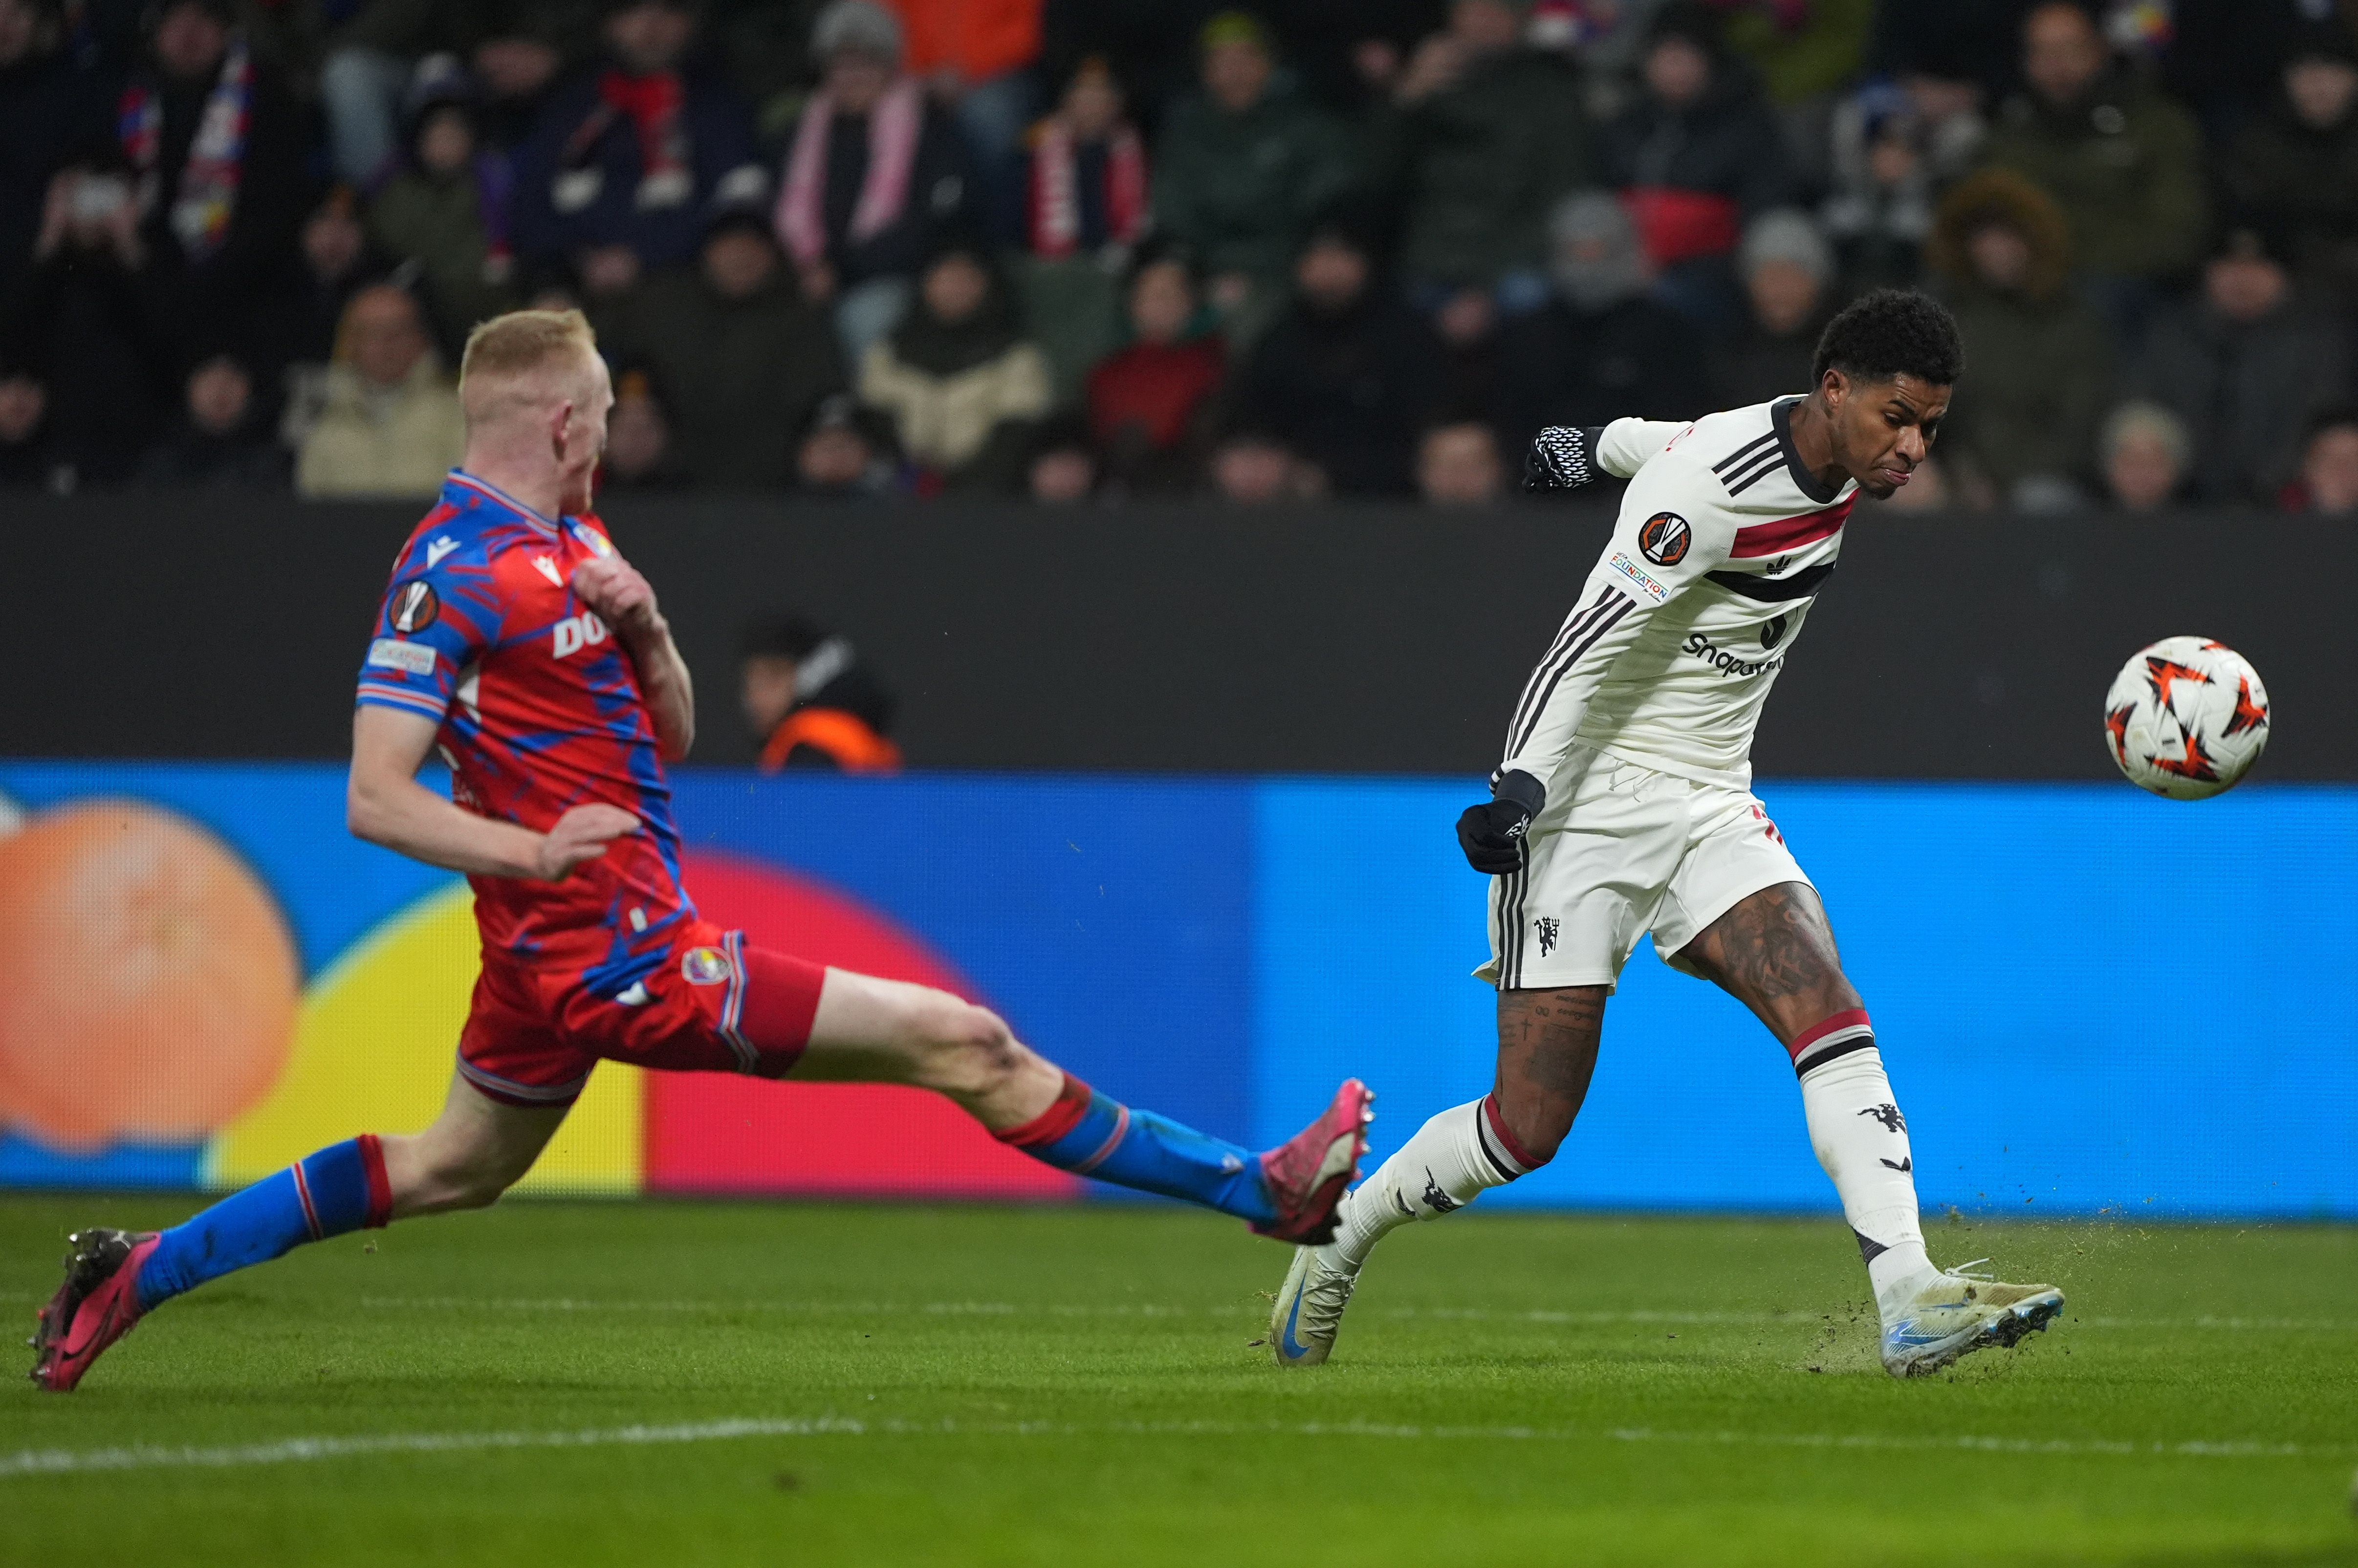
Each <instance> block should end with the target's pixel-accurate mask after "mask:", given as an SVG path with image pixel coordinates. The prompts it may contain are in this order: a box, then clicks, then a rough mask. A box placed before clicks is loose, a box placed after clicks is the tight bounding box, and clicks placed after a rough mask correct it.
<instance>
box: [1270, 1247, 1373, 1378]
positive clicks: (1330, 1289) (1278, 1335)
mask: <svg viewBox="0 0 2358 1568" xmlns="http://www.w3.org/2000/svg"><path fill="white" fill-rule="evenodd" d="M1358 1282H1359V1276H1358V1274H1357V1272H1356V1271H1352V1270H1348V1269H1346V1268H1344V1267H1343V1265H1342V1264H1341V1262H1340V1261H1339V1260H1336V1256H1335V1249H1334V1248H1333V1247H1332V1246H1331V1245H1330V1246H1325V1247H1297V1248H1295V1249H1293V1267H1292V1268H1290V1269H1288V1270H1287V1271H1285V1284H1284V1286H1283V1287H1282V1289H1280V1290H1279V1291H1278V1292H1277V1305H1276V1306H1275V1307H1274V1308H1272V1309H1271V1312H1270V1314H1269V1348H1270V1354H1271V1355H1272V1356H1274V1357H1277V1364H1278V1365H1279V1366H1281V1367H1315V1366H1318V1365H1319V1364H1321V1363H1322V1362H1324V1361H1325V1359H1326V1357H1327V1354H1328V1353H1329V1352H1330V1351H1332V1350H1333V1349H1334V1348H1335V1334H1336V1330H1337V1329H1340V1328H1341V1327H1342V1326H1343V1309H1344V1308H1345V1307H1347V1306H1348V1305H1350V1304H1351V1287H1352V1286H1354V1285H1356V1284H1357V1283H1358Z"/></svg>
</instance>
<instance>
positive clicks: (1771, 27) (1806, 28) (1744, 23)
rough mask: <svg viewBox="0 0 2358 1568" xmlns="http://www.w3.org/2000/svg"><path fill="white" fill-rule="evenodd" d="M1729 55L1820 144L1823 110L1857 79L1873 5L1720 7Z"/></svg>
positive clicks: (1788, 1)
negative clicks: (1808, 130) (1722, 13)
mask: <svg viewBox="0 0 2358 1568" xmlns="http://www.w3.org/2000/svg"><path fill="white" fill-rule="evenodd" d="M1722 9H1723V10H1725V13H1726V37H1727V48H1728V52H1729V53H1730V54H1731V55H1733V56H1735V57H1736V58H1737V59H1742V60H1744V61H1745V62H1746V63H1747V64H1748V65H1749V66H1750V67H1751V68H1752V70H1753V73H1754V74H1755V75H1757V76H1758V78H1759V79H1760V83H1761V86H1762V87H1763V88H1764V89H1765V90H1766V92H1767V93H1768V99H1769V101H1770V102H1771V103H1775V104H1777V105H1778V106H1779V109H1780V110H1783V111H1786V113H1787V116H1788V123H1789V124H1790V125H1791V127H1792V128H1793V130H1794V131H1795V133H1796V139H1797V141H1798V140H1799V139H1801V134H1802V133H1803V131H1804V127H1807V128H1809V129H1810V130H1811V131H1813V132H1814V133H1815V134H1814V135H1810V137H1809V139H1811V140H1812V141H1815V142H1818V143H1821V144H1822V143H1823V141H1824V135H1823V133H1824V130H1825V119H1824V112H1825V111H1826V110H1827V109H1828V108H1830V107H1831V105H1832V102H1833V96H1834V94H1835V93H1837V92H1841V91H1842V90H1843V89H1844V88H1845V87H1847V86H1849V85H1850V84H1851V83H1852V82H1853V81H1856V80H1857V79H1858V74H1859V67H1860V65H1861V64H1862V63H1863V62H1864V60H1865V59H1866V44H1867V34H1868V30H1869V28H1870V27H1871V26H1872V25H1873V22H1874V19H1875V9H1876V7H1875V0H1807V3H1805V4H1800V5H1796V4H1793V3H1792V0H1739V3H1738V4H1736V5H1724V6H1723V7H1722Z"/></svg>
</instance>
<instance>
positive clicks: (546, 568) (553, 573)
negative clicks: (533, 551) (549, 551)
mask: <svg viewBox="0 0 2358 1568" xmlns="http://www.w3.org/2000/svg"><path fill="white" fill-rule="evenodd" d="M532 564H533V565H534V566H536V567H538V568H540V575H541V576H543V577H545V578H546V579H548V580H549V581H551V582H553V583H555V584H556V585H557V587H559V588H563V587H564V586H565V578H564V575H563V574H562V573H560V572H559V571H558V570H557V562H556V560H555V559H554V558H553V557H548V556H535V557H533V558H532Z"/></svg>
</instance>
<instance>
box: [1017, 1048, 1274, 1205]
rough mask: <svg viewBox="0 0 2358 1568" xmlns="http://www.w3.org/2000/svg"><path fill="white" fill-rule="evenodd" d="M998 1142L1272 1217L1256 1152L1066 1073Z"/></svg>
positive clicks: (1142, 1185)
mask: <svg viewBox="0 0 2358 1568" xmlns="http://www.w3.org/2000/svg"><path fill="white" fill-rule="evenodd" d="M998 1137H999V1140H1000V1141H1001V1142H1003V1143H1009V1144H1012V1145H1013V1146H1014V1147H1016V1148H1018V1149H1021V1150H1022V1151H1023V1152H1025V1153H1026V1154H1029V1155H1031V1156H1032V1157H1033V1159H1035V1160H1039V1161H1042V1162H1045V1163H1047V1164H1051V1165H1054V1166H1055V1167H1056V1168H1057V1169H1058V1170H1060V1171H1070V1172H1072V1173H1074V1174H1075V1175H1079V1176H1095V1177H1096V1178H1097V1179H1098V1181H1100V1182H1111V1183H1113V1184H1115V1185H1117V1186H1124V1187H1135V1188H1137V1189H1138V1190H1139V1191H1141V1192H1147V1193H1161V1194H1162V1195H1163V1196H1165V1197H1174V1198H1186V1199H1188V1200H1189V1201H1190V1202H1194V1203H1199V1204H1202V1205H1203V1206H1205V1207H1206V1208H1216V1209H1218V1210H1219V1211H1220V1212H1221V1213H1222V1214H1232V1215H1235V1216H1236V1217H1238V1218H1239V1219H1246V1220H1250V1221H1253V1222H1254V1223H1256V1224H1260V1225H1267V1224H1271V1223H1272V1222H1274V1221H1275V1220H1276V1218H1277V1208H1276V1206H1275V1205H1274V1204H1272V1203H1271V1201H1270V1195H1269V1185H1268V1184H1267V1183H1265V1182H1264V1181H1262V1180H1261V1173H1260V1156H1259V1155H1258V1154H1255V1153H1253V1152H1251V1151H1250V1150H1248V1149H1240V1148H1238V1146H1237V1145H1235V1144H1233V1143H1230V1142H1228V1141H1225V1140H1222V1139H1218V1138H1213V1137H1209V1136H1206V1134H1204V1133H1201V1132H1198V1131H1196V1130H1195V1129H1194V1128H1192V1127H1183V1126H1181V1125H1180V1124H1179V1123H1177V1122H1175V1121H1174V1120H1172V1119H1170V1118H1168V1117H1164V1116H1157V1115H1155V1114H1154V1112H1152V1111H1151V1110H1132V1109H1130V1108H1129V1107H1128V1106H1126V1105H1124V1104H1122V1103H1121V1102H1120V1100H1117V1099H1110V1098H1107V1097H1106V1096H1104V1095H1101V1094H1099V1093H1098V1092H1097V1091H1096V1090H1095V1089H1093V1088H1091V1087H1089V1086H1088V1085H1087V1084H1085V1083H1083V1082H1081V1080H1080V1079H1078V1078H1076V1077H1075V1076H1073V1075H1071V1074H1070V1073H1067V1074H1065V1087H1064V1090H1063V1092H1062V1093H1060V1094H1059V1095H1058V1096H1057V1097H1056V1103H1055V1104H1054V1105H1052V1106H1050V1107H1049V1108H1047V1109H1046V1110H1044V1111H1043V1112H1042V1113H1041V1114H1040V1115H1038V1116H1036V1117H1034V1118H1033V1119H1031V1120H1030V1121H1027V1122H1025V1123H1024V1124H1023V1125H1022V1126H1021V1127H1012V1128H1010V1129H1008V1130H1006V1131H1004V1132H1001V1133H1000V1134H998Z"/></svg>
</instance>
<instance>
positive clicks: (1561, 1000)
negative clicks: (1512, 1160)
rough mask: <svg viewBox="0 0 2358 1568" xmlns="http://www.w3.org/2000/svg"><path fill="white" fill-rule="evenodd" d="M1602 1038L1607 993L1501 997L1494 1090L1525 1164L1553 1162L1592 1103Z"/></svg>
mask: <svg viewBox="0 0 2358 1568" xmlns="http://www.w3.org/2000/svg"><path fill="white" fill-rule="evenodd" d="M1604 1030H1605V988H1604V987H1603V986H1565V987H1563V988H1561V989H1553V990H1529V991H1500V992H1499V993H1498V1081H1497V1083H1496V1084H1495V1086H1494V1087H1492V1088H1491V1090H1490V1098H1491V1099H1492V1101H1493V1102H1494V1103H1495V1104H1496V1105H1497V1106H1498V1116H1499V1118H1500V1119H1502V1120H1503V1121H1504V1122H1505V1123H1506V1130H1507V1132H1508V1134H1509V1136H1510V1137H1511V1138H1512V1139H1513V1141H1514V1143H1515V1146H1516V1148H1517V1149H1518V1150H1519V1151H1520V1153H1521V1154H1522V1155H1524V1156H1526V1157H1527V1158H1525V1160H1524V1163H1526V1164H1532V1165H1543V1164H1545V1163H1546V1162H1548V1161H1550V1160H1552V1159H1554V1158H1555V1152H1556V1149H1557V1148H1558V1146H1560V1145H1561V1144H1562V1143H1563V1138H1564V1134H1565V1133H1567V1132H1569V1131H1571V1130H1572V1119H1573V1118H1574V1117H1575V1116H1578V1115H1579V1114H1580V1106H1581V1102H1582V1101H1583V1100H1585V1099H1586V1098H1588V1080H1589V1078H1590V1076H1592V1075H1593V1074H1595V1071H1596V1048H1597V1044H1598V1042H1599V1041H1600V1040H1601V1039H1602V1037H1603V1035H1604Z"/></svg>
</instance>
